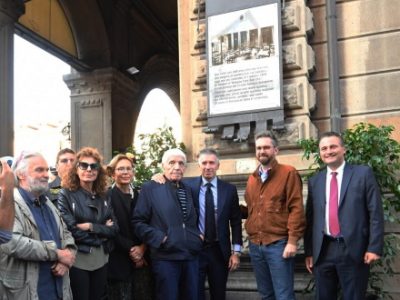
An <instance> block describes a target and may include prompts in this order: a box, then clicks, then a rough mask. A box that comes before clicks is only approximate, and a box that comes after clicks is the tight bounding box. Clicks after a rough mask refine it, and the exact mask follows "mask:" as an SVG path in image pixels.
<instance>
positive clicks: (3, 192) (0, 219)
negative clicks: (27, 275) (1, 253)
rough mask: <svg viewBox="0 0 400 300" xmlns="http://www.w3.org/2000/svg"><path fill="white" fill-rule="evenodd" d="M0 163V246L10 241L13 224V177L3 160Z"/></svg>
mask: <svg viewBox="0 0 400 300" xmlns="http://www.w3.org/2000/svg"><path fill="white" fill-rule="evenodd" d="M0 163H1V166H0V244H3V243H6V242H8V241H9V240H10V239H11V236H12V235H11V231H12V227H13V224H14V198H13V190H14V175H13V172H12V171H11V168H10V166H9V165H8V163H7V162H6V161H5V160H4V159H1V160H0Z"/></svg>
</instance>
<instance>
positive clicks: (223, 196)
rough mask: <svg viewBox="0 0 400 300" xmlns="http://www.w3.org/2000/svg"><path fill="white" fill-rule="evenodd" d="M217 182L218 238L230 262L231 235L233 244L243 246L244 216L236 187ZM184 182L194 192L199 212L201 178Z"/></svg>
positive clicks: (226, 258) (194, 199) (220, 181)
mask: <svg viewBox="0 0 400 300" xmlns="http://www.w3.org/2000/svg"><path fill="white" fill-rule="evenodd" d="M217 180H218V183H217V195H218V202H217V203H218V204H217V205H218V207H217V236H218V240H219V245H220V248H221V251H222V254H223V256H224V258H225V260H226V261H228V260H229V257H230V255H231V234H232V244H238V245H242V216H241V213H240V208H239V198H238V194H237V190H236V187H235V186H234V185H232V184H230V183H228V182H225V181H223V180H220V179H219V178H218V179H217ZM183 182H184V183H185V184H186V185H187V186H189V187H190V189H191V190H192V195H193V201H194V205H195V207H196V208H197V211H198V210H199V194H200V186H201V183H202V178H201V176H200V177H194V178H188V179H184V180H183Z"/></svg>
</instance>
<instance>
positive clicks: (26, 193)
mask: <svg viewBox="0 0 400 300" xmlns="http://www.w3.org/2000/svg"><path fill="white" fill-rule="evenodd" d="M20 189H21V190H23V192H24V193H25V195H26V196H27V197H28V199H29V201H30V203H31V204H34V203H35V202H36V199H38V200H39V202H40V204H43V203H44V202H45V201H46V198H45V197H42V196H39V197H35V196H34V195H33V194H32V193H31V192H29V191H27V190H25V189H23V188H21V187H20ZM24 199H26V198H24Z"/></svg>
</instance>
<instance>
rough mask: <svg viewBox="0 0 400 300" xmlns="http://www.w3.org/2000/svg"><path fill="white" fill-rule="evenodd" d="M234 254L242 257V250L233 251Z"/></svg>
mask: <svg viewBox="0 0 400 300" xmlns="http://www.w3.org/2000/svg"><path fill="white" fill-rule="evenodd" d="M232 254H234V255H236V256H237V257H240V256H241V255H242V252H240V251H232Z"/></svg>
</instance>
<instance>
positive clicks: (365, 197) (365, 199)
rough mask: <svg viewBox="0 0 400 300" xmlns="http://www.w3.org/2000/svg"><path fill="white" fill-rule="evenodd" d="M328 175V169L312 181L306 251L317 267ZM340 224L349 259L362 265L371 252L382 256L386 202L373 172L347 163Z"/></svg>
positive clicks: (308, 200)
mask: <svg viewBox="0 0 400 300" xmlns="http://www.w3.org/2000/svg"><path fill="white" fill-rule="evenodd" d="M326 174H327V170H326V169H325V170H323V171H321V172H319V173H318V174H316V175H314V176H313V177H312V178H310V180H309V181H308V197H307V206H306V207H307V208H306V217H307V228H306V233H305V237H304V251H305V254H306V256H313V261H314V265H315V264H316V263H317V262H318V258H319V257H320V256H321V248H322V241H323V238H324V228H325V203H326V201H327V200H326V196H325V191H326ZM339 223H340V231H341V234H342V235H343V238H344V240H345V243H346V247H347V249H348V251H349V255H350V256H351V257H352V259H353V260H354V261H355V262H362V261H363V257H364V254H365V252H367V251H368V252H372V253H375V254H378V255H382V249H383V235H384V221H383V210H382V201H381V194H380V189H379V186H378V184H377V182H376V180H375V177H374V174H373V172H372V169H371V168H369V167H366V166H358V165H349V164H347V163H346V165H345V167H344V172H343V179H342V186H341V189H340V200H339Z"/></svg>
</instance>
